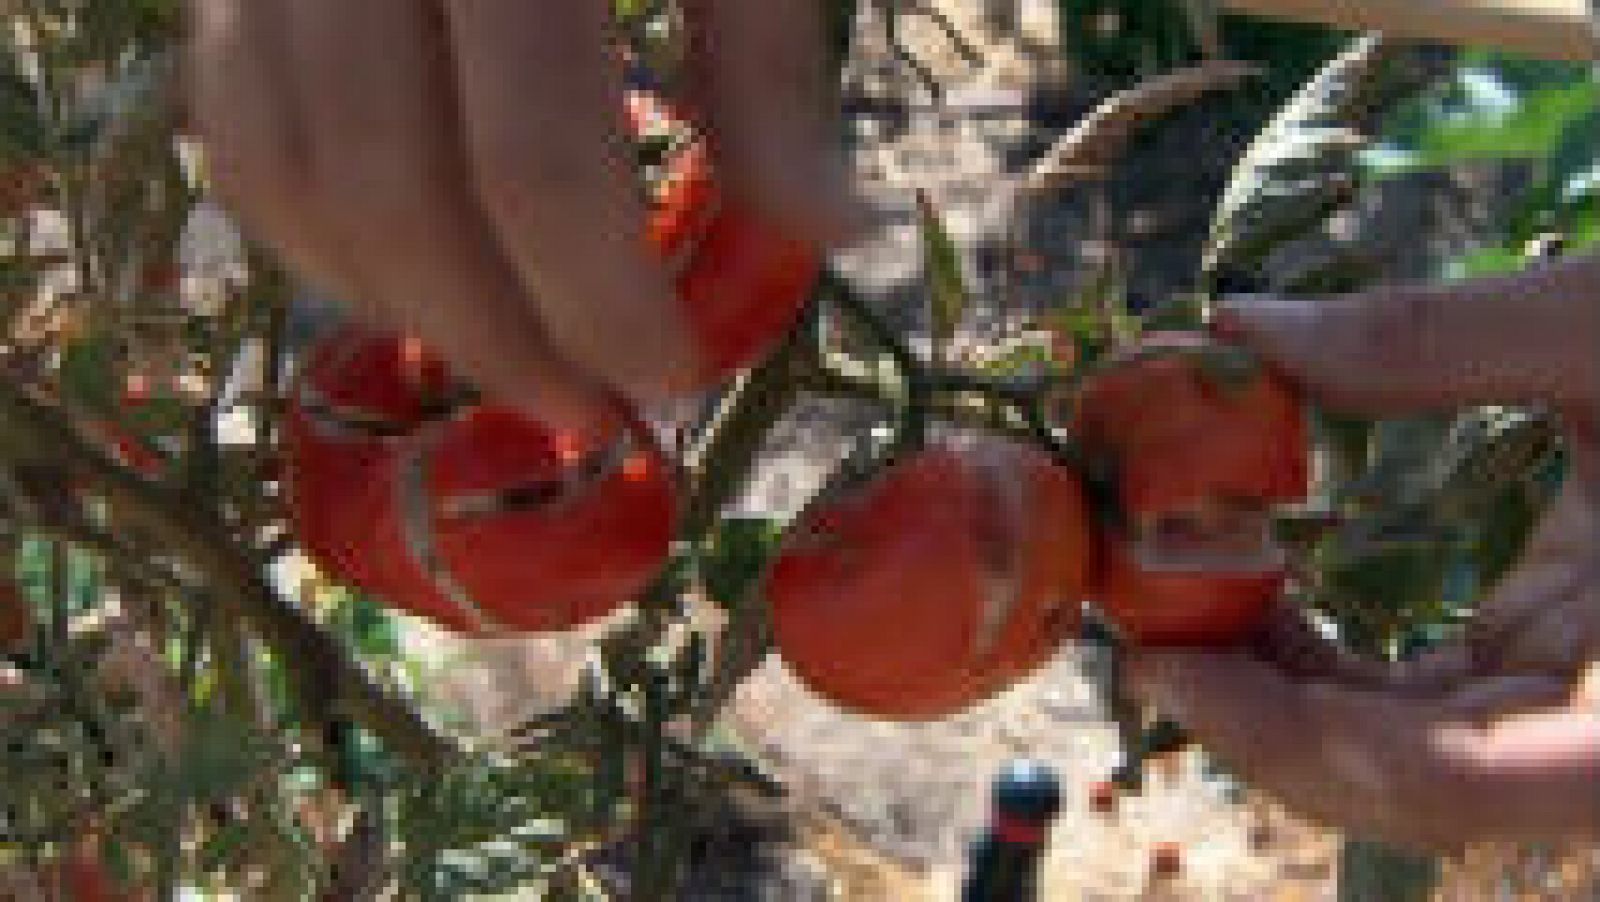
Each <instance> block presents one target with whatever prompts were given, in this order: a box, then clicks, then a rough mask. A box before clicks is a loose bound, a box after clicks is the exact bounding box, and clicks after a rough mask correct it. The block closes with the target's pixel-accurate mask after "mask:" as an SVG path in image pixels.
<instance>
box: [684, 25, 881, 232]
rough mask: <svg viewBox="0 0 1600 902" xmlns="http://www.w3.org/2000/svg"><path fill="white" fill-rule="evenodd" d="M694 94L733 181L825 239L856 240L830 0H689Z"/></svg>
mask: <svg viewBox="0 0 1600 902" xmlns="http://www.w3.org/2000/svg"><path fill="white" fill-rule="evenodd" d="M684 6H685V14H686V16H685V17H686V19H687V21H688V27H689V29H690V33H691V38H690V41H691V47H690V52H689V64H690V66H691V67H692V75H693V91H692V93H693V95H694V96H693V99H694V100H695V101H696V102H697V103H699V104H700V106H701V107H702V113H703V114H704V116H705V117H706V119H707V122H706V123H705V124H706V127H707V128H708V130H709V131H710V133H711V138H712V146H713V148H714V150H715V153H716V155H717V162H718V164H719V170H720V173H721V175H722V177H723V179H724V180H725V182H726V183H727V184H728V186H729V188H730V190H731V191H733V192H734V193H736V194H738V195H740V196H741V197H742V198H743V199H744V200H745V201H746V202H748V203H751V204H752V205H753V206H754V207H755V208H756V209H758V210H761V211H762V212H764V213H766V214H767V215H770V216H773V217H774V218H776V219H777V220H779V221H780V222H785V223H788V224H789V225H790V226H791V227H792V228H795V229H797V230H798V231H799V232H800V233H801V234H804V235H806V236H808V237H811V238H814V239H816V240H818V241H821V242H823V243H825V244H842V243H845V242H848V241H850V240H852V239H853V238H854V237H855V236H856V235H857V234H859V233H860V231H861V230H862V228H863V227H864V223H865V218H864V215H863V212H862V210H863V208H862V206H861V204H860V203H859V201H858V199H857V198H856V197H855V196H854V194H853V192H852V191H851V189H850V185H851V180H850V177H849V168H848V165H847V163H846V159H845V155H844V150H843V144H842V142H841V140H840V136H841V130H840V121H839V109H840V105H839V100H838V90H837V87H836V85H835V84H834V77H833V73H831V72H830V71H829V67H828V64H827V55H826V50H827V47H828V43H827V36H826V34H825V28H824V21H823V5H822V4H819V3H815V2H812V0H764V2H761V3H750V2H748V0H689V2H686V3H685V4H684Z"/></svg>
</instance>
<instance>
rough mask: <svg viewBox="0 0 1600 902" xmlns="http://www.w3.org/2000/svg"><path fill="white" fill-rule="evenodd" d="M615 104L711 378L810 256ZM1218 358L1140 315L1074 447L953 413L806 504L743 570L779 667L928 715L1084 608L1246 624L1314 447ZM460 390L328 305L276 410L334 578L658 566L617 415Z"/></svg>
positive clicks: (944, 709) (688, 153) (532, 594)
mask: <svg viewBox="0 0 1600 902" xmlns="http://www.w3.org/2000/svg"><path fill="white" fill-rule="evenodd" d="M628 113H629V117H628V118H629V122H630V124H631V126H632V128H633V129H634V132H635V134H636V135H637V136H639V137H640V138H641V139H657V138H665V139H666V145H667V148H668V152H667V153H665V154H663V155H662V156H661V157H660V159H659V160H658V161H657V162H656V163H654V164H651V168H653V169H654V178H653V179H651V180H649V187H650V188H651V190H652V198H653V200H654V202H655V207H654V210H655V213H654V215H653V217H652V219H651V223H650V231H649V238H650V241H651V243H652V246H653V247H654V249H655V250H656V252H657V253H658V254H659V256H660V257H661V258H662V259H663V261H665V262H666V264H667V265H668V266H669V268H670V269H671V270H672V271H673V273H674V276H675V279H676V285H677V288H678V296H679V299H680V301H681V302H682V304H683V309H684V311H685V313H686V315H687V317H688V319H689V321H690V322H691V324H692V326H693V332H694V334H695V336H696V338H697V339H698V341H699V346H700V349H701V358H702V360H703V361H704V363H705V367H704V371H703V376H704V379H705V380H706V381H707V382H708V383H710V382H714V381H716V380H719V379H721V378H724V377H725V376H726V375H727V374H729V373H731V372H733V371H735V370H738V369H740V368H743V367H746V366H748V365H750V364H751V363H753V362H755V361H757V360H759V359H760V358H761V357H763V356H764V355H766V354H767V353H769V352H770V350H771V349H772V348H773V347H774V346H775V344H776V343H777V342H778V341H779V340H780V339H781V337H782V336H783V335H784V334H785V333H786V332H787V331H788V330H789V329H790V328H791V327H792V324H793V322H794V320H795V318H796V316H797V314H798V311H799V309H800V306H801V305H802V303H803V302H804V300H805V297H806V295H807V294H808V291H809V288H810V285H811V283H812V281H813V280H814V279H815V277H816V274H817V270H818V266H819V255H818V252H817V249H816V248H814V247H812V246H810V245H807V244H806V243H804V242H800V241H797V240H793V239H791V238H789V237H787V236H786V234H785V233H784V232H783V231H782V230H781V229H779V228H777V227H776V226H775V225H774V224H772V223H769V222H765V221H763V220H761V219H760V218H759V217H757V216H755V215H753V214H752V213H751V212H750V211H748V210H746V209H744V208H743V207H741V205H740V204H739V203H738V202H737V200H736V199H735V198H732V197H729V196H726V195H725V194H724V193H723V192H721V191H720V190H719V188H718V185H717V184H716V181H715V179H714V178H713V177H712V172H711V168H710V165H709V158H708V155H707V149H706V146H705V144H704V142H703V141H701V140H699V139H697V138H696V137H695V136H694V135H693V134H692V133H690V132H689V130H688V129H687V128H686V127H685V126H684V122H683V119H682V118H681V117H678V116H676V115H674V113H673V112H672V111H671V110H670V109H669V108H668V107H666V106H665V105H664V104H662V103H660V102H659V101H657V100H655V99H654V98H652V97H649V96H647V95H636V96H634V97H633V98H632V99H631V101H630V104H629V107H628ZM1229 354H1230V352H1229V351H1228V350H1227V349H1225V348H1222V347H1219V346H1218V345H1216V344H1214V343H1213V342H1212V341H1211V340H1210V339H1207V338H1205V337H1202V336H1197V335H1189V334H1167V335H1153V336H1150V337H1147V338H1146V339H1144V340H1143V341H1142V342H1141V343H1140V344H1139V345H1138V346H1137V347H1135V348H1133V349H1131V350H1130V351H1128V352H1127V353H1125V354H1123V355H1122V356H1120V357H1118V358H1115V359H1113V360H1111V361H1110V362H1109V363H1107V364H1105V365H1103V366H1102V367H1101V368H1100V369H1098V370H1097V371H1096V372H1094V373H1093V374H1091V375H1089V376H1088V377H1087V378H1085V379H1084V380H1083V381H1082V382H1081V384H1080V385H1079V387H1078V389H1077V390H1076V392H1075V394H1074V397H1073V403H1072V404H1071V410H1070V416H1069V419H1068V422H1067V423H1066V425H1067V426H1068V427H1069V429H1070V432H1071V433H1072V435H1073V437H1074V440H1075V441H1076V443H1077V446H1078V448H1079V449H1080V451H1081V452H1082V454H1081V463H1082V464H1083V465H1084V466H1083V467H1078V466H1069V465H1066V464H1064V463H1062V462H1061V461H1060V460H1058V459H1057V458H1056V456H1054V449H1046V448H1045V447H1043V446H1040V445H1036V444H1032V443H1024V442H1019V441H1014V440H1009V439H1002V438H997V437H993V436H981V435H973V434H966V433H954V434H952V435H950V436H948V437H946V438H943V439H941V440H939V441H935V442H934V443H932V444H931V445H928V446H926V447H924V448H922V449H921V450H918V451H916V452H914V453H906V454H902V455H900V456H899V457H897V459H895V460H894V461H892V462H890V463H889V464H888V465H887V466H885V467H883V468H882V469H880V470H879V471H878V472H877V473H875V474H873V475H872V476H870V477H869V478H866V479H864V480H858V481H855V482H853V483H850V484H849V485H848V486H845V487H841V488H839V489H838V490H836V491H833V492H831V493H829V494H828V495H827V497H825V498H822V499H819V500H818V501H817V502H816V503H814V504H813V505H812V506H811V508H810V509H809V510H808V511H807V512H806V513H805V514H804V515H803V516H802V517H801V518H800V520H799V521H798V522H797V523H796V524H795V526H794V528H793V529H792V530H791V532H790V534H789V536H788V539H787V541H786V542H785V543H784V545H783V547H782V548H781V549H780V552H779V553H778V555H777V556H776V558H775V559H774V561H773V562H772V563H771V565H770V566H769V568H768V570H767V572H766V574H765V579H764V582H763V583H762V587H763V589H764V592H765V597H766V602H767V604H768V606H769V610H770V614H771V622H772V627H773V630H772V635H773V637H774V639H775V642H776V646H777V650H778V652H779V654H780V655H781V656H782V657H783V659H784V661H785V662H786V664H787V665H788V666H789V668H790V670H791V671H792V672H793V673H794V674H795V675H796V676H797V677H798V678H799V679H800V680H801V681H802V682H804V683H805V684H806V685H808V686H809V687H810V688H811V689H813V690H814V691H815V692H817V693H818V694H819V695H821V696H823V697H825V698H827V699H829V700H831V701H832V702H834V703H836V704H838V705H839V706H842V707H845V708H848V709H851V710H854V711H858V712H861V713H863V714H867V715H870V716H873V717H879V718H886V719H893V720H923V719H931V718H939V717H944V716H947V715H949V714H952V713H954V712H956V711H959V710H961V709H963V708H966V707H968V706H970V705H972V704H975V703H977V702H979V701H981V700H983V699H986V698H988V697H990V696H993V695H994V694H996V693H998V692H1000V691H1002V690H1004V689H1005V688H1007V687H1009V686H1010V685H1012V684H1014V683H1016V682H1017V681H1018V680H1020V679H1022V678H1023V677H1025V676H1026V675H1028V674H1029V673H1031V672H1033V671H1034V670H1036V669H1037V668H1039V667H1040V666H1041V665H1042V664H1044V663H1045V662H1046V661H1048V660H1049V659H1050V657H1051V656H1053V655H1054V654H1055V652H1056V650H1057V649H1058V648H1059V647H1060V646H1061V644H1062V643H1063V641H1064V640H1066V639H1067V638H1069V637H1071V636H1073V635H1075V634H1076V631H1077V628H1078V622H1079V621H1078V618H1079V614H1080V612H1081V610H1082V606H1083V605H1084V604H1085V603H1088V602H1096V603H1098V604H1099V605H1100V606H1101V607H1102V609H1103V610H1104V611H1105V612H1106V613H1107V614H1108V615H1109V616H1110V618H1111V620H1112V621H1114V622H1115V623H1116V624H1117V625H1118V626H1119V627H1120V628H1121V630H1122V631H1123V632H1124V634H1125V635H1126V636H1127V638H1129V639H1130V640H1132V641H1134V642H1138V643H1142V644H1148V645H1192V644H1216V643H1225V642H1230V641H1233V640H1236V639H1238V638H1239V637H1241V636H1242V635H1244V634H1246V633H1247V632H1249V631H1250V630H1251V629H1252V628H1253V627H1254V626H1255V624H1256V623H1257V622H1258V621H1259V619H1260V617H1261V615H1262V613H1263V612H1264V611H1265V610H1266V608H1267V606H1268V605H1269V604H1270V602H1271V601H1272V599H1273V597H1274V596H1275V595H1276V594H1277V593H1278V592H1279V591H1280V589H1281V586H1282V583H1283V581H1284V565H1283V561H1282V560H1281V559H1280V556H1278V555H1276V554H1275V553H1274V552H1275V551H1276V546H1275V545H1274V544H1273V543H1272V542H1271V537H1270V534H1269V532H1268V531H1267V529H1268V527H1269V525H1270V516H1271V513H1272V511H1273V508H1274V507H1275V506H1277V505H1281V504H1284V503H1290V502H1294V501H1297V500H1300V499H1302V498H1303V497H1304V495H1305V494H1306V491H1307V482H1308V474H1307V466H1306V458H1307V449H1306V436H1305V433H1304V426H1303V424H1302V420H1301V411H1300V406H1299V403H1298V401H1297V399H1296V398H1295V396H1294V395H1293V394H1292V393H1291V392H1290V391H1288V390H1287V388H1286V387H1285V386H1283V385H1282V384H1280V383H1279V382H1278V381H1277V380H1276V379H1275V378H1274V377H1273V376H1272V375H1271V374H1269V373H1266V372H1261V371H1246V372H1240V371H1238V369H1237V368H1236V367H1230V366H1228V365H1227V364H1228V363H1229V361H1230V359H1231V358H1230V356H1229ZM460 395H461V392H460V390H459V386H457V385H456V384H455V382H454V379H453V377H452V375H451V373H450V372H449V370H448V369H447V368H446V367H445V366H444V365H443V364H442V363H441V362H440V361H439V360H438V359H436V358H434V357H433V356H432V355H431V354H429V353H428V351H427V350H426V349H425V348H423V347H422V346H421V345H419V344H417V343H416V342H414V341H410V340H407V339H405V338H403V337H400V336H396V335H389V334H382V333H376V332H370V331H363V330H361V329H358V328H355V327H347V328H345V329H343V330H341V331H338V332H336V333H334V334H333V335H331V336H330V337H328V338H326V339H325V340H323V341H322V342H321V343H320V344H319V345H317V346H316V347H315V348H314V349H313V350H312V351H311V353H310V354H309V355H308V356H307V359H306V361H305V365H304V366H303V368H302V372H301V374H300V376H299V378H298V380H297V383H296V388H295V393H294V396H293V399H292V403H291V404H290V406H289V409H288V411H287V414H286V416H285V418H284V422H283V439H284V447H285V449H286V452H287V458H286V466H285V471H284V472H285V475H286V502H287V507H288V509H289V513H290V516H291V520H292V523H293V526H294V529H295V530H296V534H297V536H298V538H299V540H300V542H301V544H302V546H303V547H304V548H305V549H306V551H307V552H308V553H309V554H310V555H311V556H312V557H314V558H315V559H316V560H317V561H318V562H319V563H320V564H321V565H322V566H323V567H324V568H325V569H326V570H328V571H329V572H331V573H333V574H336V575H337V576H339V577H341V578H343V579H345V580H347V581H348V582H350V583H353V584H355V585H357V586H360V587H363V588H365V589H367V590H369V591H371V592H373V593H375V594H377V595H379V596H381V597H383V598H386V599H388V601H389V603H391V604H392V605H394V606H395V607H398V608H401V609H403V610H406V611H409V612H411V613H414V614H417V615H420V616H423V617H427V618H430V619H432V620H434V621H436V622H438V623H440V624H443V625H445V626H447V627H449V628H452V629H457V630H468V631H483V630H523V631H540V630H559V629H566V628H569V627H572V626H575V625H578V624H582V623H585V622H588V621H591V620H594V619H596V618H598V617H601V616H603V615H605V614H607V613H609V612H611V611H612V610H614V609H615V608H616V607H618V606H619V605H620V604H622V603H623V602H624V601H626V600H627V599H628V598H630V597H632V596H634V595H635V594H637V593H638V592H639V591H640V590H641V589H642V588H643V587H644V586H645V585H646V584H647V583H648V582H649V581H650V579H651V578H652V577H653V576H654V575H655V574H656V573H658V572H659V571H660V569H661V568H662V567H663V566H664V564H665V563H666V560H667V558H668V555H669V552H670V548H671V545H672V541H673V538H674V532H675V528H676V525H677V512H678V508H679V498H678V496H677V481H676V479H675V478H674V472H673V468H672V464H671V462H670V461H668V460H667V458H666V457H665V455H664V454H663V453H662V450H661V449H660V447H658V445H657V444H656V442H655V441H654V439H653V437H652V435H651V433H650V431H649V430H648V429H647V428H646V427H645V426H644V425H643V424H642V423H641V422H640V421H639V420H638V419H637V418H636V416H635V415H634V414H633V412H632V411H630V410H627V409H623V408H622V407H621V406H620V402H619V408H618V410H617V411H616V412H615V413H616V415H615V417H614V418H613V419H614V421H615V422H617V423H619V424H621V425H618V426H616V427H615V428H614V429H612V430H611V431H610V432H609V433H607V434H604V435H585V436H580V435H575V434H568V433H562V432H558V431H554V430H552V429H550V428H548V427H547V426H545V425H544V424H541V423H539V422H537V421H536V420H534V419H531V418H529V417H528V416H526V415H524V414H523V413H521V412H519V411H518V410H515V409H512V408H510V407H506V406H502V405H499V404H496V403H488V402H474V403H461V402H460V400H459V397H458V396H460ZM1091 487H1096V488H1101V489H1109V491H1091V490H1090V489H1091ZM1107 499H1109V500H1110V502H1111V503H1109V504H1108V503H1106V500H1107Z"/></svg>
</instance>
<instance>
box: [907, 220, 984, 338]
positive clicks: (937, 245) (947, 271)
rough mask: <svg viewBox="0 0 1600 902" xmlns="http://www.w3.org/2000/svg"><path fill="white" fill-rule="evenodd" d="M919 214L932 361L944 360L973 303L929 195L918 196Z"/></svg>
mask: <svg viewBox="0 0 1600 902" xmlns="http://www.w3.org/2000/svg"><path fill="white" fill-rule="evenodd" d="M917 211H918V215H919V217H920V225H921V232H922V252H923V259H924V260H925V261H926V265H927V268H928V293H929V296H930V303H931V306H932V310H931V314H932V320H933V328H932V337H933V359H934V360H944V359H945V357H946V356H947V353H948V349H949V347H950V341H951V339H953V338H954V337H955V334H956V329H957V328H958V327H960V325H961V320H962V317H963V316H965V315H966V311H967V307H968V306H969V305H970V304H971V296H970V292H969V291H968V290H967V282H966V276H965V275H963V273H962V271H961V257H960V251H959V250H958V249H957V247H956V244H955V241H953V240H952V239H951V237H950V233H949V232H948V231H947V230H946V229H945V225H944V223H943V222H942V221H941V218H940V216H939V213H938V211H937V210H935V209H934V208H933V205H932V204H931V203H930V202H929V201H928V197H927V195H926V194H923V193H921V192H919V193H918V194H917Z"/></svg>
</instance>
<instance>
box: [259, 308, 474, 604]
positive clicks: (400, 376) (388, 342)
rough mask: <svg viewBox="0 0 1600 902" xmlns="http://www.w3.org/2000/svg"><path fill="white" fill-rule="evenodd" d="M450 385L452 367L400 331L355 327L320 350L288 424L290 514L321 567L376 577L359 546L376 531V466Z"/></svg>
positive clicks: (300, 382)
mask: <svg viewBox="0 0 1600 902" xmlns="http://www.w3.org/2000/svg"><path fill="white" fill-rule="evenodd" d="M449 390H450V377H449V374H448V372H447V371H446V369H445V367H444V365H443V364H442V363H441V362H440V361H439V360H438V359H436V358H434V357H432V356H431V355H429V354H427V353H426V352H425V351H423V350H422V348H421V347H420V346H419V345H418V344H417V343H416V342H414V341H410V340H408V339H405V338H402V337H400V336H397V335H393V334H389V333H384V332H372V331H366V330H363V329H358V328H355V327H347V328H343V329H340V330H338V331H336V332H334V333H332V334H330V335H329V336H327V337H326V338H324V339H323V340H321V341H320V342H318V343H317V344H316V346H315V347H313V348H312V350H311V352H310V353H309V355H308V356H307V359H306V363H305V365H304V367H303V368H302V369H301V371H300V374H299V376H298V378H297V379H296V382H295V386H294V391H293V395H292V396H291V398H290V404H289V406H288V409H287V411H286V412H285V415H284V417H283V423H282V426H283V442H284V475H285V495H286V502H287V507H288V511H289V517H290V520H291V521H292V523H293V524H294V530H295V535H296V537H297V538H298V539H299V540H300V543H301V547H302V548H304V549H305V551H306V553H307V554H308V555H310V556H311V558H312V559H313V560H314V561H316V562H317V564H318V566H320V567H322V568H323V569H325V570H327V571H328V572H329V573H331V574H334V575H337V576H339V577H342V578H344V579H347V580H349V581H351V582H353V583H356V584H358V585H361V584H364V583H365V582H366V581H368V580H369V579H370V578H371V576H372V574H371V572H370V567H369V566H368V565H369V564H370V563H371V558H370V556H369V555H366V554H364V553H362V552H361V551H360V550H359V548H358V547H357V546H358V544H359V542H360V541H361V540H362V539H363V538H364V537H365V536H366V535H367V534H368V533H369V532H370V530H371V524H369V523H366V522H363V521H362V519H361V517H362V515H361V513H360V512H361V511H362V510H363V509H365V508H367V507H370V506H371V504H370V502H369V501H368V498H369V497H370V496H371V495H373V494H375V493H381V492H382V491H383V488H382V487H381V486H380V485H379V483H378V481H377V480H378V479H379V474H378V472H377V467H378V466H379V464H380V463H381V462H382V461H383V460H384V459H385V458H387V457H388V456H390V455H391V454H393V453H394V446H395V445H396V444H397V443H398V442H399V441H400V440H401V439H402V438H403V437H405V436H406V435H409V434H411V433H412V432H414V431H415V430H416V429H418V428H419V427H420V426H421V425H422V424H423V423H425V422H427V421H428V420H429V419H430V418H432V417H435V416H437V415H438V413H437V411H435V410H432V409H431V404H430V402H431V401H433V400H436V399H440V398H443V397H445V396H446V395H447V394H448V393H449Z"/></svg>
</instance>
